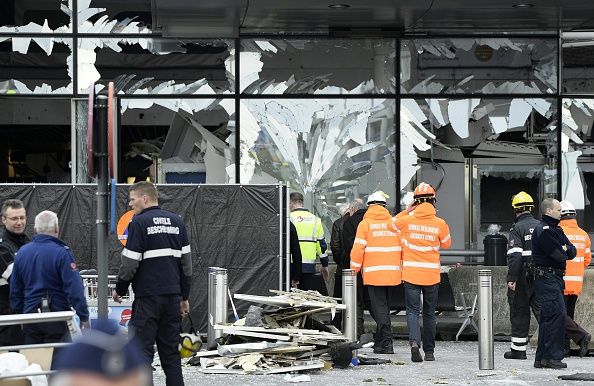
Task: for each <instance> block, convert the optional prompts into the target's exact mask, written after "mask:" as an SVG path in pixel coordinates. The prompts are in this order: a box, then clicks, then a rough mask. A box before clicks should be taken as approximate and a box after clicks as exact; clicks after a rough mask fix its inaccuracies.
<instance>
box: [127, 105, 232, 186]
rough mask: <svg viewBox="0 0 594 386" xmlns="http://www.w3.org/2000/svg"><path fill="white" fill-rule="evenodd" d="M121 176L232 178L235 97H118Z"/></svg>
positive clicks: (161, 180) (195, 179) (168, 179)
mask: <svg viewBox="0 0 594 386" xmlns="http://www.w3.org/2000/svg"><path fill="white" fill-rule="evenodd" d="M120 102H121V113H122V117H121V129H120V165H122V167H121V173H120V176H121V178H120V179H121V180H122V181H121V182H127V181H131V180H129V179H131V178H133V179H134V180H135V181H140V180H145V179H146V178H147V177H150V178H151V180H152V181H156V182H158V183H209V184H216V183H221V184H225V183H235V102H234V100H233V99H223V100H221V99H214V98H213V99H126V98H122V99H121V101H120Z"/></svg>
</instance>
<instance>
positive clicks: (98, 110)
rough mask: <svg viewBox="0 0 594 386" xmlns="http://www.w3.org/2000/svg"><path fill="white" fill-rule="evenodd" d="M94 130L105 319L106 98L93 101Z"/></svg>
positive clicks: (100, 311) (100, 299)
mask: <svg viewBox="0 0 594 386" xmlns="http://www.w3.org/2000/svg"><path fill="white" fill-rule="evenodd" d="M93 115H94V117H96V118H95V119H96V121H95V130H97V133H96V138H97V142H98V143H97V147H96V152H95V155H96V160H97V161H98V162H97V193H96V194H97V220H96V224H97V315H98V317H99V318H100V319H102V318H105V319H107V315H108V309H107V297H108V296H109V294H108V289H109V288H108V282H107V270H108V267H107V265H108V264H107V253H108V246H107V231H108V229H107V227H108V219H107V208H108V205H107V202H108V198H109V197H108V195H109V193H108V183H109V174H108V173H109V171H108V165H107V162H108V159H109V158H108V154H107V152H108V147H107V97H106V96H104V95H99V96H97V98H96V99H95V112H94V114H93Z"/></svg>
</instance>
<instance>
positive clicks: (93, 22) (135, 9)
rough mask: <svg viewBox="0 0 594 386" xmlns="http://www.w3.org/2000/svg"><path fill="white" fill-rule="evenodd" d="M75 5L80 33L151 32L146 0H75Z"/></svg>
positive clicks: (149, 14) (150, 20)
mask: <svg viewBox="0 0 594 386" xmlns="http://www.w3.org/2000/svg"><path fill="white" fill-rule="evenodd" d="M77 5H78V31H79V32H81V33H100V34H109V33H114V34H115V33H118V34H136V33H152V31H151V24H152V17H153V15H152V10H151V2H150V1H148V0H126V1H113V0H77Z"/></svg>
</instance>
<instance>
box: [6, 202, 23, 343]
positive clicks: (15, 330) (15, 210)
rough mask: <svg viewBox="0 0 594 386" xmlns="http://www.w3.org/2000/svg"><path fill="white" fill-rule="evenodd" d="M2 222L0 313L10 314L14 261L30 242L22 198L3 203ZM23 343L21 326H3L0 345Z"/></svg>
mask: <svg viewBox="0 0 594 386" xmlns="http://www.w3.org/2000/svg"><path fill="white" fill-rule="evenodd" d="M2 224H3V225H4V232H2V235H0V275H1V277H0V314H1V315H10V314H12V309H11V308H10V300H9V298H8V297H9V292H10V291H9V289H10V288H9V285H8V281H9V280H10V275H11V274H12V267H13V263H14V255H15V254H16V252H17V251H18V250H19V248H20V247H22V246H23V245H25V244H26V243H28V242H29V237H28V236H27V235H26V234H25V226H26V225H27V212H26V211H25V206H24V205H23V202H22V201H21V200H16V199H9V200H6V201H4V203H3V204H2ZM22 343H23V334H22V331H21V326H19V325H12V326H1V327H0V346H10V345H17V344H22Z"/></svg>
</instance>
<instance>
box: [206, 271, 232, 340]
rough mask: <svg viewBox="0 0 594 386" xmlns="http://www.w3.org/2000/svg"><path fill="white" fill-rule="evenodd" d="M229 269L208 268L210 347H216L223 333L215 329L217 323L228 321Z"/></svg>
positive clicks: (208, 338) (208, 335)
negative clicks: (217, 340)
mask: <svg viewBox="0 0 594 386" xmlns="http://www.w3.org/2000/svg"><path fill="white" fill-rule="evenodd" d="M227 291H228V285H227V270H226V269H225V268H218V267H209V268H208V333H207V343H208V348H213V347H216V342H215V340H216V339H218V338H220V337H221V336H222V335H223V332H222V331H221V330H215V329H214V326H215V324H222V323H227V310H228V301H227Z"/></svg>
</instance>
